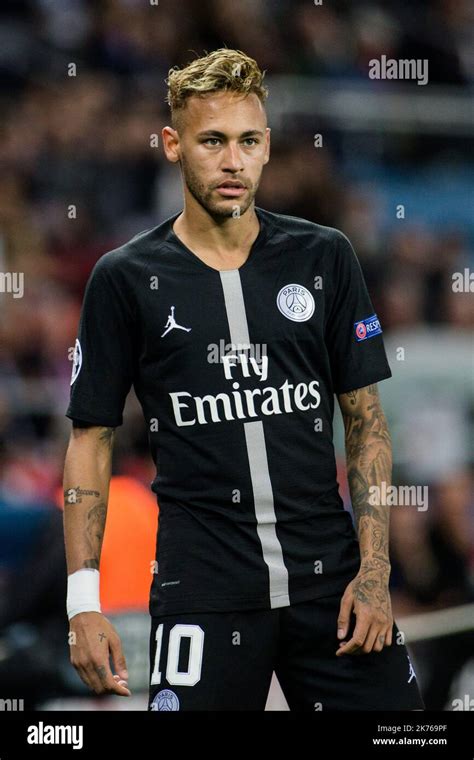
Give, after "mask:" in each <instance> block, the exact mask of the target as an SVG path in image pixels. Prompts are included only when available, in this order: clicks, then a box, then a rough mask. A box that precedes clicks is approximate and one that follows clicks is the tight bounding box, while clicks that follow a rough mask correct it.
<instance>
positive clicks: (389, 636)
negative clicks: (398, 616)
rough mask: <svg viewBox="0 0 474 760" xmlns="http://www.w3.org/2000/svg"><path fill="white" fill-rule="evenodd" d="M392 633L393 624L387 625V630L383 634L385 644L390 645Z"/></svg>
mask: <svg viewBox="0 0 474 760" xmlns="http://www.w3.org/2000/svg"><path fill="white" fill-rule="evenodd" d="M392 634H393V624H392V625H390V626H389V628H388V630H387V635H386V636H385V646H386V647H391V646H392V640H393V638H392Z"/></svg>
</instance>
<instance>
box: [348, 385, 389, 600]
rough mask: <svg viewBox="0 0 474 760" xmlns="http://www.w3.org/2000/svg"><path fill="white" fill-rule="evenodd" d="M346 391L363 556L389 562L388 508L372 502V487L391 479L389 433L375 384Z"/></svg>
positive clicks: (352, 488) (350, 460)
mask: <svg viewBox="0 0 474 760" xmlns="http://www.w3.org/2000/svg"><path fill="white" fill-rule="evenodd" d="M346 395H347V397H348V398H349V404H350V406H351V407H355V408H354V409H352V408H351V409H350V411H349V412H348V413H343V419H344V426H345V433H346V453H347V469H348V480H349V487H350V492H351V500H352V507H353V510H354V516H355V519H356V525H357V532H358V535H359V541H360V543H361V552H362V560H363V562H367V561H368V560H369V559H370V560H374V561H375V560H377V562H382V563H384V564H385V566H387V565H388V563H389V558H388V525H389V512H388V508H387V507H386V506H384V505H381V504H375V505H374V504H373V503H371V502H370V500H369V496H370V494H369V488H370V487H371V486H373V485H380V483H381V482H382V481H385V482H390V481H391V469H392V453H391V439H390V433H389V431H388V427H387V422H386V419H385V415H384V413H383V411H382V409H381V406H380V402H379V398H378V390H377V386H376V385H370V386H368V387H367V388H365V389H361V390H356V391H351V392H350V393H348V394H346ZM367 397H368V398H367ZM364 399H365V403H364V404H361V402H362V401H363V400H364ZM361 593H363V591H361Z"/></svg>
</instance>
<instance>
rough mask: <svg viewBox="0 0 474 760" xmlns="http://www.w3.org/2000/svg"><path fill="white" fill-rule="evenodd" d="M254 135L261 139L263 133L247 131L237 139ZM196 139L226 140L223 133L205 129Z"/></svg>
mask: <svg viewBox="0 0 474 760" xmlns="http://www.w3.org/2000/svg"><path fill="white" fill-rule="evenodd" d="M254 135H260V137H263V132H262V131H261V130H259V129H248V130H247V131H246V132H242V134H241V135H239V137H253V136H254ZM197 137H222V138H224V139H225V138H227V135H226V134H225V132H220V131H219V130H218V129H205V130H204V132H198V134H197Z"/></svg>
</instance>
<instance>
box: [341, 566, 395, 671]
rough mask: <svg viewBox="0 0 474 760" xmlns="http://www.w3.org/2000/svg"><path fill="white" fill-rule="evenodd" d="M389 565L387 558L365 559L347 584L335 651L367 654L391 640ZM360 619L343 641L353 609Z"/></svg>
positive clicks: (390, 642)
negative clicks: (348, 636) (349, 637)
mask: <svg viewBox="0 0 474 760" xmlns="http://www.w3.org/2000/svg"><path fill="white" fill-rule="evenodd" d="M389 576H390V565H389V563H388V562H386V561H385V560H381V559H373V560H366V561H364V562H363V563H362V564H361V566H360V570H359V572H358V573H357V575H356V577H355V578H354V580H353V581H351V582H350V583H349V585H348V586H347V588H346V590H345V592H344V595H343V597H342V600H341V606H340V610H339V617H338V620H337V637H338V639H339V640H340V643H339V649H338V650H337V652H336V655H337V656H338V657H340V656H341V655H344V654H363V653H366V654H368V653H369V652H381V651H382V649H383V648H384V647H389V646H391V644H392V629H393V617H392V605H391V601H390V592H389V587H388V580H389ZM352 610H354V614H355V615H356V618H357V622H356V626H355V629H354V633H353V634H352V638H351V639H350V640H349V641H344V638H345V636H347V632H348V630H349V621H350V616H351V612H352Z"/></svg>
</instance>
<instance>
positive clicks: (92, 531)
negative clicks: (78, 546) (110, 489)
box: [85, 501, 107, 569]
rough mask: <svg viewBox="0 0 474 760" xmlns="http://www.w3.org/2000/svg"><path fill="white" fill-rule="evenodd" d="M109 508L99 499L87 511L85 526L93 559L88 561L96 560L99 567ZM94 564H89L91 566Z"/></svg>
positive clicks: (86, 537)
mask: <svg viewBox="0 0 474 760" xmlns="http://www.w3.org/2000/svg"><path fill="white" fill-rule="evenodd" d="M106 516H107V508H106V505H105V502H104V501H99V502H98V503H97V504H95V505H94V506H93V507H92V508H91V509H89V511H88V513H87V524H86V528H85V539H86V543H87V546H88V547H89V549H90V554H91V556H92V559H90V560H86V561H87V562H94V561H95V562H96V563H97V569H98V567H99V558H100V551H101V548H102V541H103V538H104V530H105V519H106ZM91 566H92V565H89V567H91Z"/></svg>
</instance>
